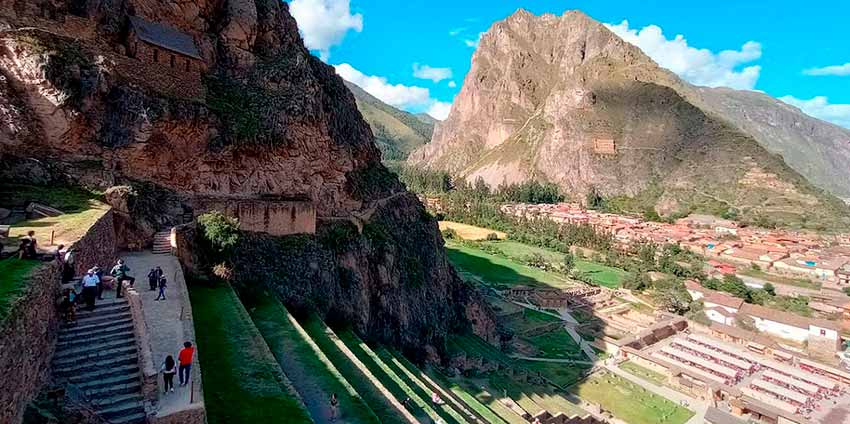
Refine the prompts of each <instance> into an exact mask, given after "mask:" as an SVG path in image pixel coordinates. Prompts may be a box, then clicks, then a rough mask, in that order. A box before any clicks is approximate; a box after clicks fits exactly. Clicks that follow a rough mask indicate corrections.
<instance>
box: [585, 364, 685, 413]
mask: <svg viewBox="0 0 850 424" xmlns="http://www.w3.org/2000/svg"><path fill="white" fill-rule="evenodd" d="M571 391H573V392H574V393H576V394H577V395H578V396H580V397H582V398H583V399H585V400H587V401H589V402H594V403H598V404H600V405H602V408H604V409H606V410H608V411H611V412H612V413H613V414H614V415H615V416H616V417H617V418H620V419H622V420H624V421H626V422H628V423H630V424H682V423H684V422H686V421H687V420H688V419H690V417H691V416H693V412H691V411H690V410H688V409H685V408H683V407H681V406H679V405H677V404H675V403H673V402H671V401H669V400H667V399H665V398H663V397H661V396H658V395H656V394H654V393H650V392H647V391H646V390H644V389H643V388H641V387H640V386H637V385H636V384H633V383H631V382H630V381H627V380H625V379H623V378H621V377H619V376H616V375H613V374H610V373H607V372H606V373H599V374H596V375H594V376H593V377H590V378H588V379H587V380H585V381H583V382H582V383H581V384H579V385H577V386H574V387H573V388H572V389H571Z"/></svg>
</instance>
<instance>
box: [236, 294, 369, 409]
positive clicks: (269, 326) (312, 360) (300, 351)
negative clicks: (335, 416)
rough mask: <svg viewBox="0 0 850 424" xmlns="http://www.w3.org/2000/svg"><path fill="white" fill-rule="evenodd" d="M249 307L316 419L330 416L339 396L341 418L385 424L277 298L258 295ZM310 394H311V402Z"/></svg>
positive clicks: (259, 327)
mask: <svg viewBox="0 0 850 424" xmlns="http://www.w3.org/2000/svg"><path fill="white" fill-rule="evenodd" d="M249 304H250V307H249V308H250V309H249V311H250V314H251V318H252V319H253V320H254V323H255V324H256V326H257V329H259V330H260V333H261V334H262V335H263V338H265V340H266V342H267V343H268V345H269V348H270V349H271V351H272V354H274V356H275V358H276V359H277V361H278V363H279V364H280V365H281V368H282V369H283V371H284V373H285V374H286V375H287V376H288V377H289V379H290V380H291V381H292V385H293V386H294V387H295V388H296V390H298V392H299V393H300V394H301V396H302V398H303V399H304V402H305V403H306V404H307V408H308V409H309V410H310V411H311V413H313V415H314V418H315V417H316V416H317V415H318V416H322V415H321V414H322V413H323V412H325V413H326V411H325V410H326V402H327V401H328V399H330V396H331V394H332V393H336V395H337V399H338V400H339V411H340V416H339V419H341V420H343V421H345V422H351V423H379V422H381V421H380V420H379V419H378V417H377V416H376V415H375V413H374V412H372V409H371V408H370V407H369V406H368V405H367V404H366V402H364V401H363V399H362V398H361V397H360V395H359V394H358V393H357V391H356V390H355V389H354V388H353V387H352V386H351V384H349V383H348V381H346V379H345V377H343V376H342V374H340V372H339V371H338V370H337V369H336V367H335V366H334V365H333V364H332V363H331V361H330V359H328V357H327V356H326V355H325V354H324V353H323V352H322V350H321V349H320V348H319V346H318V345H317V344H316V343H315V342H313V340H312V339H311V338H310V336H309V335H308V334H307V332H306V331H304V329H303V328H301V326H300V325H299V324H298V322H297V321H295V319H294V318H293V317H292V315H290V314H289V311H287V310H286V308H285V307H284V306H283V305H282V304H281V303H280V302H279V301H278V300H277V299H275V298H274V297H272V296H270V295H265V296H257V297H256V298H252V299H250V302H249ZM308 392H309V393H311V397H310V398H309V399H308V395H307V393H308ZM314 410H318V411H319V412H313V411H314Z"/></svg>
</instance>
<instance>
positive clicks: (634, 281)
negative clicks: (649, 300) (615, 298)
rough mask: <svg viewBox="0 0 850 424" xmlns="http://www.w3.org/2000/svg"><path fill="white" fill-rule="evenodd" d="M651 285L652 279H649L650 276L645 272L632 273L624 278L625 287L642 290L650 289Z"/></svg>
mask: <svg viewBox="0 0 850 424" xmlns="http://www.w3.org/2000/svg"><path fill="white" fill-rule="evenodd" d="M651 285H652V281H651V280H650V279H649V276H648V275H646V274H645V273H643V272H638V273H634V274H630V275H629V276H628V277H626V278H624V279H623V288H624V289H629V290H634V291H642V290H646V289H648V288H649V287H650V286H651Z"/></svg>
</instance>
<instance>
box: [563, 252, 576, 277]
mask: <svg viewBox="0 0 850 424" xmlns="http://www.w3.org/2000/svg"><path fill="white" fill-rule="evenodd" d="M575 265H576V258H575V256H573V254H572V253H567V254H565V255H564V263H563V266H564V273H565V274H569V273H570V271H572V270H573V268H574V267H575Z"/></svg>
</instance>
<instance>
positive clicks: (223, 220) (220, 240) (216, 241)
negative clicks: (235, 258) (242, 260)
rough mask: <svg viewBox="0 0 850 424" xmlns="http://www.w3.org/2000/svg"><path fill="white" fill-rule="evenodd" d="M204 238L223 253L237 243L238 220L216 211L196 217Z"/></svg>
mask: <svg viewBox="0 0 850 424" xmlns="http://www.w3.org/2000/svg"><path fill="white" fill-rule="evenodd" d="M198 223H199V224H200V225H201V231H202V234H203V235H204V238H205V239H206V240H207V241H208V242H210V244H211V245H212V246H213V247H214V248H215V249H216V250H218V251H219V252H220V253H221V252H225V251H227V250H228V249H230V248H231V247H233V246H235V245H236V242H237V241H239V220H238V219H236V218H234V217H230V216H227V215H224V214H223V213H221V212H218V211H212V212H208V213H205V214H203V215H201V216H199V217H198Z"/></svg>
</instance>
